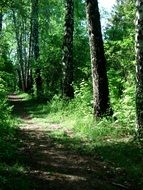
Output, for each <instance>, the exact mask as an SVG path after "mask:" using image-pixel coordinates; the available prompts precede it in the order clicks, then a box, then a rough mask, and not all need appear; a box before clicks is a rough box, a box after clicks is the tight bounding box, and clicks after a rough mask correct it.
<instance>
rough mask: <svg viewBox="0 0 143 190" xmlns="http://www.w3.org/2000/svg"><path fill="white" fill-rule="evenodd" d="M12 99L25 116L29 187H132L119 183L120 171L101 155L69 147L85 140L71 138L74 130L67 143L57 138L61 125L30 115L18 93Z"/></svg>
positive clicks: (22, 132) (23, 152)
mask: <svg viewBox="0 0 143 190" xmlns="http://www.w3.org/2000/svg"><path fill="white" fill-rule="evenodd" d="M9 99H10V101H11V103H12V104H13V105H14V114H16V115H17V116H18V117H20V118H21V119H22V123H21V124H20V129H19V131H18V138H19V141H20V142H21V146H20V148H19V150H18V154H19V157H20V158H21V159H22V160H23V161H22V160H21V162H23V165H24V167H25V171H24V179H25V183H24V185H25V188H24V189H25V190H82V189H84V190H96V189H97V190H100V189H101V190H108V189H109V190H114V189H116V190H118V189H128V188H126V186H124V185H121V184H118V182H117V178H118V175H120V173H118V172H116V174H115V172H114V169H111V168H108V165H107V164H105V163H104V162H103V161H101V159H100V157H99V156H98V155H94V156H92V157H91V156H90V155H89V156H88V155H84V154H81V153H79V152H77V151H75V150H72V149H71V148H67V147H66V146H65V144H68V145H70V144H75V145H76V143H81V142H76V141H74V140H73V139H72V138H70V133H71V132H69V134H68V131H66V134H65V136H66V142H65V139H64V138H63V139H55V138H53V137H52V136H51V135H50V134H51V132H52V131H54V130H58V129H59V128H60V124H49V123H48V122H47V123H44V124H43V123H42V119H43V118H38V120H36V119H35V118H34V117H31V116H30V115H29V114H28V112H27V108H28V106H30V104H29V102H28V101H24V100H23V99H22V98H19V97H18V96H17V95H11V96H9ZM13 189H14V190H15V189H16V188H13ZM17 189H18V187H17Z"/></svg>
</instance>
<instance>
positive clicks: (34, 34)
mask: <svg viewBox="0 0 143 190" xmlns="http://www.w3.org/2000/svg"><path fill="white" fill-rule="evenodd" d="M38 15H39V2H38V0H32V15H31V16H32V17H31V19H32V20H31V24H32V26H31V46H32V47H31V48H32V53H33V58H34V60H35V62H37V61H38V58H39V22H38ZM36 67H37V68H36V70H35V83H36V91H37V92H36V93H37V97H38V98H39V97H40V96H41V95H42V94H43V89H42V78H41V69H40V66H39V65H38V64H36Z"/></svg>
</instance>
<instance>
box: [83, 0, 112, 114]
mask: <svg viewBox="0 0 143 190" xmlns="http://www.w3.org/2000/svg"><path fill="white" fill-rule="evenodd" d="M86 14H87V21H88V30H89V44H90V54H91V67H92V78H93V101H94V105H93V106H94V115H95V116H96V118H100V117H102V116H107V115H112V111H111V108H110V103H109V89H108V79H107V71H106V59H105V55H104V47H103V39H102V33H101V23H100V13H99V8H98V2H97V0H86Z"/></svg>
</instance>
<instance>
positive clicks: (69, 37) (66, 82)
mask: <svg viewBox="0 0 143 190" xmlns="http://www.w3.org/2000/svg"><path fill="white" fill-rule="evenodd" d="M64 30H65V31H64V41H63V58H62V64H63V84H62V85H63V96H64V97H66V98H73V97H74V89H73V31H74V2H73V0H65V24H64Z"/></svg>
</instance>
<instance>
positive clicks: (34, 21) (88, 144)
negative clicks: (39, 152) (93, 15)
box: [0, 0, 143, 188]
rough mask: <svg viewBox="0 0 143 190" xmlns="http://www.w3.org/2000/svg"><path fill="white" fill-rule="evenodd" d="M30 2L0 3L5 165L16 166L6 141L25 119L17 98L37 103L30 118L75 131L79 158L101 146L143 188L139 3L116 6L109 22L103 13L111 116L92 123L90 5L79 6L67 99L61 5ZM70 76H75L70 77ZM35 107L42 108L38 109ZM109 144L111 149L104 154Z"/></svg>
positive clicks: (0, 119) (128, 0) (124, 0)
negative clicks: (17, 111)
mask: <svg viewBox="0 0 143 190" xmlns="http://www.w3.org/2000/svg"><path fill="white" fill-rule="evenodd" d="M31 2H33V3H29V1H28V0H24V1H23V0H17V1H8V0H7V1H5V0H2V1H1V4H0V5H1V7H0V10H1V12H0V35H1V39H0V44H1V50H0V51H1V52H0V54H1V57H0V126H1V128H0V133H1V134H0V136H1V139H0V143H1V145H3V146H2V147H1V150H2V151H3V153H0V158H1V159H2V160H4V159H7V157H9V158H10V159H11V157H12V156H13V154H14V151H13V149H12V147H11V146H10V145H9V144H7V143H6V140H5V139H6V138H8V139H13V137H14V135H15V128H17V127H16V126H17V125H18V123H19V120H20V118H18V119H17V116H16V118H13V116H12V115H11V112H12V110H13V107H12V106H10V105H9V102H8V99H7V97H8V95H9V94H11V93H14V92H15V93H16V94H19V97H22V98H24V99H25V101H32V102H33V105H32V106H33V107H32V108H31V110H29V114H31V115H34V114H35V113H37V115H38V113H40V114H43V117H45V119H46V120H48V121H51V122H53V123H60V125H61V126H62V127H63V128H64V129H65V128H68V129H70V130H72V131H74V136H75V137H76V138H80V139H82V140H83V141H84V142H85V146H84V147H82V148H81V147H77V148H78V150H81V152H82V151H83V152H84V151H85V152H87V153H89V154H94V151H95V147H96V148H97V147H102V148H103V149H102V151H101V150H100V151H101V152H102V153H101V152H100V151H99V152H100V154H102V156H103V158H104V159H105V160H106V159H109V160H111V161H113V162H118V165H119V166H120V167H121V168H122V167H123V168H125V170H126V171H127V173H128V174H129V175H128V176H129V178H133V179H134V181H135V182H136V183H137V184H138V187H139V188H140V187H141V186H142V184H143V182H142V180H141V176H142V168H143V163H142V149H141V147H140V144H138V143H137V142H135V141H134V140H135V134H136V126H135V123H136V106H135V95H136V91H135V83H136V73H135V72H136V71H135V64H136V61H135V24H134V19H135V2H134V0H117V1H116V3H115V5H114V6H113V8H112V11H111V14H110V15H109V14H108V13H107V12H106V10H103V11H101V17H105V18H107V17H108V20H107V23H106V25H105V26H104V27H103V30H102V34H103V41H104V49H105V57H106V60H107V75H108V84H109V92H110V94H109V96H110V103H111V107H112V110H113V115H112V117H111V116H106V117H101V118H98V119H97V120H95V118H94V116H93V92H92V91H93V89H92V88H93V87H92V75H91V60H90V48H89V36H88V30H87V19H86V9H85V2H84V1H83V0H78V1H74V33H73V65H72V67H71V68H72V69H71V70H72V72H73V76H72V87H73V94H72V95H71V97H70V96H69V97H65V96H63V94H64V93H65V92H63V78H64V79H65V78H66V75H65V67H64V66H63V52H64V51H63V47H64V43H63V39H64V23H65V5H64V1H62V0H61V1H59V0H58V1H57V0H49V1H47V0H41V1H39V3H38V6H37V7H36V6H34V2H36V1H34V0H33V1H31ZM35 36H37V37H35ZM36 40H37V41H36ZM68 76H70V77H71V75H70V74H69V75H68ZM35 101H36V102H38V103H39V104H38V105H37V104H35ZM34 104H35V105H34ZM33 109H35V110H36V111H35V112H34V111H33ZM53 135H55V136H58V138H59V136H64V132H63V131H62V132H60V133H58V134H53ZM107 144H108V146H109V150H108V151H107V150H106V151H105V149H104V147H105V145H107ZM115 145H116V146H115ZM114 146H115V147H114ZM113 147H114V148H113ZM6 149H7V151H6ZM111 150H112V151H111ZM125 165H126V166H125ZM131 165H132V167H131ZM6 167H7V166H6ZM1 168H2V169H1ZM14 168H15V166H14ZM0 170H1V171H3V166H0ZM0 180H1V181H2V183H3V184H4V183H5V180H6V177H4V176H3V175H1V177H0Z"/></svg>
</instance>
